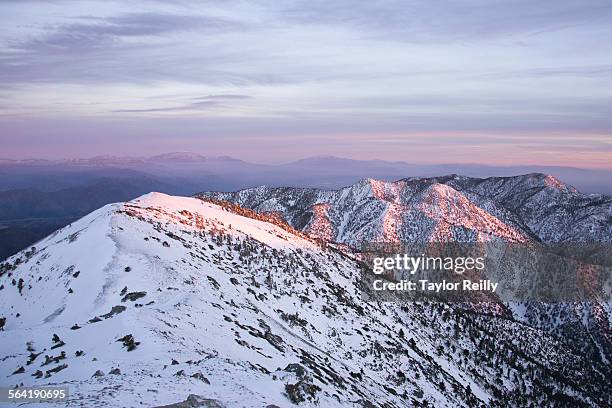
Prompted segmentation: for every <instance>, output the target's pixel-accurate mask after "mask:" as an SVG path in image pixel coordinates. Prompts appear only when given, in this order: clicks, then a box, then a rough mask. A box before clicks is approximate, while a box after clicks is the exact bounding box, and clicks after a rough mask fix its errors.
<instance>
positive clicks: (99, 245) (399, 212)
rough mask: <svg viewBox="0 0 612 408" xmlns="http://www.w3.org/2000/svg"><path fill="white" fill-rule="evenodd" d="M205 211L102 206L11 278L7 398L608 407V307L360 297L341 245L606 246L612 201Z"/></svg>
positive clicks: (75, 402) (479, 194)
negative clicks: (54, 394)
mask: <svg viewBox="0 0 612 408" xmlns="http://www.w3.org/2000/svg"><path fill="white" fill-rule="evenodd" d="M205 196H206V197H205ZM200 197H201V199H200V198H183V197H173V196H168V195H164V194H159V193H151V194H147V195H145V196H143V197H140V198H138V199H136V200H133V201H130V202H126V203H119V204H111V205H107V206H105V207H103V208H101V209H99V210H97V211H94V212H93V213H91V214H89V215H87V216H85V217H84V218H82V219H80V220H78V221H76V222H75V223H73V224H71V225H69V226H67V227H65V228H62V229H61V230H59V231H57V232H55V233H54V234H52V235H51V236H49V237H48V238H46V239H44V240H42V241H40V242H38V243H37V244H36V245H35V247H32V248H29V249H28V250H25V251H22V252H21V253H19V254H17V255H15V256H13V257H11V258H9V259H8V260H7V261H6V262H4V263H3V264H0V343H1V344H2V350H1V351H0V374H1V376H0V378H2V379H1V380H0V386H11V387H13V386H32V385H37V386H42V385H54V386H68V387H69V389H70V395H69V398H68V400H67V401H65V402H63V403H62V404H64V405H65V406H74V407H76V406H79V407H80V406H111V407H124V406H137V405H143V406H165V405H167V406H174V407H183V406H184V407H191V406H193V407H196V406H202V407H275V406H276V407H287V406H291V405H292V404H298V405H299V406H320V407H405V406H429V407H476V406H486V407H496V406H498V407H529V406H534V407H535V406H551V407H554V406H558V407H567V406H589V407H598V406H601V407H604V406H609V405H611V404H612V400H611V397H610V395H611V394H610V389H609V378H610V377H612V369H611V366H610V364H609V358H610V343H611V342H610V331H609V328H608V326H606V325H605V324H604V323H603V322H604V321H605V322H608V321H609V316H610V313H609V305H597V307H595V306H593V305H590V306H589V305H583V304H572V305H566V307H567V308H566V309H562V311H563V312H564V313H566V314H568V315H569V316H571V318H570V317H567V318H566V319H565V320H563V319H561V320H559V319H557V317H558V316H555V317H554V318H552V319H549V321H548V322H545V321H544V320H541V319H540V320H537V322H536V320H535V318H534V317H533V316H532V315H531V314H529V313H530V312H529V311H530V310H536V309H529V307H520V305H506V304H503V303H501V302H500V303H491V304H487V305H474V304H472V305H469V304H450V305H449V304H442V303H434V302H421V303H392V302H389V303H376V302H365V301H364V300H363V299H362V295H361V290H360V284H361V281H360V276H361V268H362V265H361V263H360V262H359V261H358V260H357V259H356V258H355V257H354V256H353V255H352V253H351V252H350V251H345V250H344V247H343V246H339V245H335V244H332V243H331V242H330V241H337V242H341V243H345V244H349V245H353V244H356V243H358V242H360V241H362V240H364V239H370V240H376V239H379V240H391V239H398V240H409V239H413V240H431V239H436V240H443V239H445V238H446V239H457V240H459V239H461V240H466V239H473V240H477V239H479V238H483V237H485V236H491V235H496V236H499V237H503V238H504V239H507V240H509V241H522V240H537V241H541V242H554V241H563V240H578V239H582V240H584V241H588V240H599V241H606V240H609V239H610V235H611V234H610V208H611V207H610V198H608V197H604V196H583V195H580V194H579V193H577V192H575V191H574V190H572V189H571V188H569V187H566V186H564V185H562V184H561V183H559V182H558V181H556V180H554V179H550V178H545V177H540V176H524V177H517V178H510V179H488V180H484V181H483V180H476V179H466V178H461V177H456V176H453V177H448V178H438V179H420V180H416V179H408V180H402V181H399V182H396V183H384V182H379V181H374V180H366V181H362V182H360V183H358V184H356V185H355V186H352V187H348V188H345V189H342V190H338V191H319V190H311V189H287V188H285V189H269V188H265V187H262V188H257V189H252V190H245V191H242V192H238V193H206V194H205V195H202V196H200ZM211 198H213V199H211ZM221 199H222V200H226V201H232V202H234V203H235V204H232V203H228V202H221V201H217V200H221ZM236 204H240V205H236ZM241 206H242V207H241ZM244 207H251V208H252V209H249V208H244ZM254 210H256V211H254ZM270 212H273V213H270ZM481 235H482V236H481ZM543 307H544V306H543ZM543 307H541V308H539V309H537V310H538V311H539V313H544V314H545V315H546V313H549V316H550V315H552V313H554V311H552V310H551V311H549V312H546V310H545V309H543ZM555 310H557V311H558V310H559V309H555ZM595 311H596V312H598V313H599V314H598V315H597V319H599V320H597V319H596V318H595V317H594V316H592V314H593V313H595ZM585 315H586V317H588V318H585ZM538 316H539V317H540V318H541V317H542V316H541V315H538ZM593 321H599V323H598V325H597V326H596V327H595V325H593V327H594V328H593V327H591V326H590V325H589V326H588V327H589V328H590V329H592V331H591V332H590V333H591V334H590V335H589V336H588V338H586V339H583V338H582V337H581V336H582V334H583V333H584V332H585V330H586V329H585V327H586V325H587V324H588V322H593ZM585 322H586V323H585ZM43 405H44V404H43ZM49 406H57V405H56V404H49Z"/></svg>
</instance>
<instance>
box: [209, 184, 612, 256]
mask: <svg viewBox="0 0 612 408" xmlns="http://www.w3.org/2000/svg"><path fill="white" fill-rule="evenodd" d="M199 196H200V197H211V198H214V199H218V200H224V201H230V202H233V203H236V204H238V205H240V206H243V207H248V208H251V209H254V210H256V211H259V212H277V213H279V214H280V215H281V216H282V217H283V218H284V219H285V220H286V221H287V222H288V223H289V224H290V225H292V226H293V227H295V228H297V229H299V230H301V231H304V232H306V233H308V234H310V235H313V236H318V237H320V238H322V239H325V240H331V241H336V242H340V243H345V244H350V245H354V246H358V245H359V243H360V242H362V241H391V242H395V241H400V242H415V241H416V242H422V241H425V242H427V241H434V242H436V241H482V240H487V239H490V238H491V237H497V238H501V239H504V240H507V241H513V242H524V241H528V240H534V241H538V242H544V243H552V242H612V197H610V196H604V195H596V194H590V195H585V194H581V193H579V192H578V191H576V190H575V189H574V188H573V187H571V186H568V185H566V184H564V183H563V182H561V181H559V180H557V179H555V178H554V177H552V176H546V175H544V174H527V175H523V176H515V177H491V178H487V179H479V178H471V177H463V176H457V175H450V176H443V177H432V178H407V179H402V180H398V181H395V182H385V181H380V180H373V179H364V180H361V181H360V182H358V183H356V184H354V185H352V186H348V187H345V188H342V189H339V190H319V189H311V188H271V187H265V186H264V187H257V188H251V189H246V190H241V191H238V192H230V193H226V192H203V193H201V194H199Z"/></svg>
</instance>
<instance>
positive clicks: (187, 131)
mask: <svg viewBox="0 0 612 408" xmlns="http://www.w3.org/2000/svg"><path fill="white" fill-rule="evenodd" d="M143 10H148V11H146V12H143ZM0 15H2V16H6V17H5V18H4V21H3V23H4V24H3V30H2V33H0V92H1V93H2V96H3V99H2V105H3V107H4V111H5V112H6V115H9V116H10V117H11V120H13V122H12V124H11V123H6V121H4V123H1V124H0V139H1V138H4V139H6V138H8V137H9V136H5V135H9V134H19V135H22V136H23V135H34V134H36V135H39V136H38V137H39V138H40V142H41V143H46V142H47V140H49V143H52V141H51V139H50V138H46V137H45V135H49V134H53V135H54V136H53V137H54V138H58V137H59V138H62V137H64V138H69V137H73V138H77V134H76V132H77V131H79V132H82V131H83V129H84V128H86V127H70V126H67V125H66V124H65V123H66V122H64V121H68V120H74V121H75V123H76V122H79V123H86V122H87V121H88V120H91V121H93V120H94V119H95V120H96V122H95V123H96V124H97V125H99V126H100V127H101V129H100V131H101V132H102V130H103V128H104V126H107V127H108V128H109V129H110V128H112V129H113V131H112V132H107V133H108V134H112V135H114V136H107V137H108V138H109V139H112V138H113V137H114V138H116V139H117V140H123V139H124V138H125V137H126V136H129V135H131V134H132V133H133V132H136V131H137V130H138V131H139V132H140V131H142V132H144V131H145V130H146V131H147V132H149V133H150V134H151V136H150V139H148V140H150V141H151V143H161V142H163V141H164V140H165V139H164V138H165V137H167V135H175V134H177V133H181V134H184V135H189V136H185V137H190V138H192V139H190V140H197V141H199V143H202V144H205V143H206V142H207V141H209V140H213V141H214V143H219V139H220V138H228V139H232V138H243V139H248V138H249V137H252V136H253V135H254V134H257V135H266V137H270V138H272V139H275V140H276V141H278V142H280V141H281V140H289V141H294V142H296V145H300V143H302V145H306V144H308V143H309V142H310V141H312V140H318V141H320V142H321V143H323V146H324V145H325V142H324V140H325V137H328V136H329V140H330V142H329V144H334V145H339V144H341V140H342V138H341V137H340V136H338V135H349V136H342V137H345V140H346V143H347V145H348V144H350V142H349V141H348V140H349V139H350V137H351V136H350V135H356V134H364V133H367V134H368V135H373V136H372V137H376V135H379V138H380V139H379V140H382V138H383V136H380V135H383V134H393V135H402V134H415V132H416V133H418V132H423V133H427V134H431V133H432V132H434V133H435V132H472V133H473V134H475V135H477V136H475V137H476V138H477V139H478V140H474V141H473V142H470V146H477V145H482V144H486V143H489V142H490V143H491V144H492V145H497V142H492V141H491V140H492V139H491V138H490V136H487V135H490V134H492V133H495V132H514V133H515V134H521V133H529V134H533V132H539V133H541V134H548V133H550V132H558V131H564V132H570V131H571V132H573V134H574V136H573V137H575V138H576V139H580V138H581V137H582V135H584V134H590V133H593V132H596V133H598V134H603V135H607V136H604V137H608V138H609V137H611V136H610V135H612V116H610V115H609V112H610V109H612V43H611V42H610V41H608V38H610V37H611V36H612V26H611V25H610V24H609V21H610V19H612V5H610V3H609V1H608V0H585V1H582V2H575V1H570V0H559V1H555V2H534V1H528V0H504V1H493V2H492V1H485V0H465V1H456V2H440V1H437V2H432V1H399V0H381V1H376V2H355V1H351V0H338V1H331V2H330V1H325V0H292V1H289V2H269V1H265V0H262V1H249V2H242V1H219V2H201V3H197V5H194V3H192V2H188V1H172V2H161V1H160V2H143V1H141V0H133V1H130V2H119V1H113V2H111V1H109V2H107V1H95V0H92V1H88V2H86V3H81V2H72V1H66V2H61V1H55V2H33V1H21V2H17V1H8V2H0ZM6 115H5V116H6ZM3 117H4V116H3ZM7 117H8V116H7ZM13 118H15V119H13ZM20 118H22V119H23V120H25V118H27V119H29V121H28V123H29V125H28V128H19V129H20V130H19V132H18V133H11V132H14V131H15V129H16V126H17V125H16V123H18V122H19V120H20ZM203 118H205V120H204V119H203ZM33 119H36V120H33ZM154 119H158V120H160V121H163V126H161V125H160V126H154V127H152V126H151V123H157V122H156V121H154ZM175 119H176V120H175ZM98 121H99V122H98ZM19 123H20V122H19ZM24 123H25V122H24ZM60 123H61V125H59V124H60ZM116 123H120V124H122V126H125V127H124V128H121V127H120V126H119V125H116ZM54 124H55V125H54ZM111 124H112V125H111ZM54 126H57V127H56V128H54ZM114 126H119V127H114ZM17 127H18V126H17ZM122 129H123V130H122ZM73 133H74V134H73ZM102 133H104V132H102ZM68 134H71V136H68ZM104 134H106V133H104ZM58 135H59V136H58ZM64 135H66V136H64ZM11 137H13V136H11ZM32 137H33V136H32ZM28 140H30V139H28ZM78 140H84V139H78ZM241 140H242V139H241ZM332 140H333V141H332ZM385 140H388V139H385ZM394 140H395V139H394ZM517 140H518V139H517ZM0 141H3V140H0ZM11 141H12V142H13V143H21V142H20V141H19V140H15V139H11ZM298 142H299V143H298ZM92 143H93V142H92ZM194 143H195V142H194ZM464 143H466V145H467V143H468V142H467V141H466V140H464ZM510 143H511V142H507V141H504V144H500V146H502V145H503V146H504V147H507V146H509V145H510ZM4 145H10V143H5V144H4ZM230 145H231V143H230V144H228V146H230ZM241 146H242V145H241ZM363 146H366V144H363ZM368 146H369V145H368ZM564 146H566V145H564ZM572 146H574V147H576V148H577V149H583V150H584V151H591V150H594V149H595V150H596V149H598V148H599V147H600V146H601V145H598V144H597V143H596V142H594V141H592V140H590V141H586V142H585V144H575V145H572ZM322 148H323V147H322ZM364 149H366V151H369V149H370V147H364ZM503 149H504V148H503V147H500V151H502V150H503Z"/></svg>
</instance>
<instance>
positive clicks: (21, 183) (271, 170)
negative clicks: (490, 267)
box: [0, 152, 612, 194]
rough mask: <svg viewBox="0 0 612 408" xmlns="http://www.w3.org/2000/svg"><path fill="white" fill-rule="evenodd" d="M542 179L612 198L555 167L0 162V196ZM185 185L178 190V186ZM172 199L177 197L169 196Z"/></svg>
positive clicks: (589, 173)
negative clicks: (124, 187)
mask: <svg viewBox="0 0 612 408" xmlns="http://www.w3.org/2000/svg"><path fill="white" fill-rule="evenodd" d="M526 173H544V174H550V175H553V176H554V177H556V178H558V179H560V180H563V181H564V182H566V183H568V184H570V185H573V186H574V187H576V188H577V189H578V190H580V191H581V192H585V193H602V194H612V183H610V180H611V179H612V171H609V170H589V169H578V168H572V167H555V166H523V165H516V166H486V165H477V164H452V163H449V164H436V165H422V164H411V163H407V162H401V161H399V162H398V161H393V162H392V161H384V160H354V159H346V158H340V157H334V156H315V157H310V158H306V159H302V160H297V161H293V162H289V163H285V164H276V165H271V164H254V163H248V162H245V161H243V160H239V159H235V158H232V157H229V156H212V157H207V156H202V155H199V154H197V153H189V152H175V153H167V154H161V155H157V156H152V157H114V156H99V157H92V158H87V159H72V160H7V159H4V160H2V159H0V191H2V190H10V189H16V188H37V189H41V190H43V191H54V190H59V189H62V188H67V187H72V186H75V185H79V184H82V183H87V182H89V181H91V180H92V179H95V178H101V177H105V178H118V177H126V176H131V177H136V176H143V175H147V176H149V177H154V178H156V179H157V180H158V181H159V182H165V183H169V184H170V185H174V189H177V190H183V191H185V190H190V189H191V190H190V191H192V192H194V193H195V192H196V191H202V190H210V189H215V190H223V191H231V190H237V189H242V188H248V187H255V186H259V185H268V186H294V187H321V188H338V187H343V186H346V185H349V184H353V183H355V182H356V181H358V180H360V179H362V178H367V177H370V178H375V179H381V180H385V181H395V180H399V179H402V178H405V177H432V176H440V175H444V174H462V175H465V176H471V177H491V176H513V175H516V174H526ZM181 183H182V184H183V186H179V185H178V184H181ZM169 193H174V194H176V192H170V191H169Z"/></svg>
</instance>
